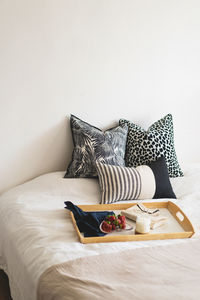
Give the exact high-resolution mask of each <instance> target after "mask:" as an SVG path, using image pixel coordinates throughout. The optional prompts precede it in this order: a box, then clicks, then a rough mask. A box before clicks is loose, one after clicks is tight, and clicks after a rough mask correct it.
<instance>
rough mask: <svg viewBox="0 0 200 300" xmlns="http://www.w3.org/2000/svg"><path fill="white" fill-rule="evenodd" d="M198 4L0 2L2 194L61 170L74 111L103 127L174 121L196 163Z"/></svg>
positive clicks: (181, 149) (183, 149) (188, 157)
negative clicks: (169, 118)
mask: <svg viewBox="0 0 200 300" xmlns="http://www.w3.org/2000/svg"><path fill="white" fill-rule="evenodd" d="M199 16H200V2H199V1H198V0H196V1H195V0H187V1H185V0H181V1H180V0H168V1H164V0H150V1H149V0H142V1H141V0H120V1H119V0H84V1H83V0H62V1H61V0H46V1H44V0H34V1H33V0H30V1H27V0H18V1H14V0H13V1H11V0H1V1H0V83H1V87H0V101H1V103H0V104H1V110H0V141H1V145H0V153H1V167H0V191H1V192H2V191H4V190H6V189H8V188H9V187H11V186H13V185H16V184H18V183H21V182H23V181H25V180H28V179H30V178H32V177H35V176H38V175H39V174H42V173H45V172H50V171H54V170H64V169H65V168H66V165H67V163H68V162H69V159H70V156H71V150H72V141H71V134H70V128H69V122H68V118H69V115H70V113H73V114H75V115H77V116H78V117H80V118H82V119H84V120H86V121H88V122H90V123H92V124H93V125H95V126H99V127H102V128H106V127H109V126H111V125H113V124H114V123H115V122H117V120H118V119H119V118H120V117H124V118H128V119H131V120H133V121H134V122H136V123H138V124H140V125H142V126H144V127H145V128H147V127H148V126H149V125H150V124H151V123H152V122H154V121H156V120H157V119H159V118H160V117H162V116H164V115H165V114H167V113H169V112H171V113H172V114H173V117H174V127H175V142H176V149H177V153H178V157H179V160H180V162H195V161H200V155H199V152H200V142H199V129H200V126H199V113H200V109H199V98H200V84H199V83H200V17H199Z"/></svg>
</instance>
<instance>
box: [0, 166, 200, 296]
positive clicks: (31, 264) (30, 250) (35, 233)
mask: <svg viewBox="0 0 200 300" xmlns="http://www.w3.org/2000/svg"><path fill="white" fill-rule="evenodd" d="M184 174H185V176H184V177H180V178H174V179H171V182H172V186H173V189H174V192H175V194H176V196H177V198H178V199H177V200H174V202H175V203H177V205H178V206H179V207H180V208H181V209H182V210H183V211H184V212H185V213H186V215H187V216H188V217H189V219H190V220H191V222H192V224H193V226H194V228H195V232H196V233H195V235H194V238H200V164H195V165H190V166H187V168H185V170H184ZM63 175H64V172H55V173H50V174H46V175H43V176H40V177H38V178H36V179H34V180H32V181H29V182H27V183H25V184H23V185H20V186H18V187H15V188H13V189H11V190H10V191H8V192H7V193H5V194H3V195H2V196H1V197H0V268H3V269H4V270H5V271H6V273H7V274H8V276H9V279H10V285H11V294H12V297H13V299H14V300H36V290H37V283H38V279H39V277H40V275H41V274H42V273H43V272H44V271H45V270H46V269H47V268H48V267H50V266H52V265H54V264H58V263H62V262H66V261H69V260H73V259H74V258H78V257H85V256H92V255H98V254H104V253H111V252H117V251H121V250H124V249H132V248H138V247H149V246H152V245H154V246H155V245H168V244H172V243H189V242H191V239H180V240H178V239H177V240H161V241H145V242H124V243H105V244H86V245H85V244H81V243H79V241H78V238H77V235H76V233H75V231H74V228H73V225H72V223H71V219H70V217H69V214H68V211H67V210H65V209H64V201H67V200H69V201H72V202H73V203H74V204H98V203H99V202H100V189H99V185H98V181H97V180H96V179H63ZM163 200H164V199H162V201H163ZM166 200H167V199H166Z"/></svg>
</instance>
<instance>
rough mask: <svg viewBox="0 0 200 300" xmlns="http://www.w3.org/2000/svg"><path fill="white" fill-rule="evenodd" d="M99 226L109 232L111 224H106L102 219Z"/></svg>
mask: <svg viewBox="0 0 200 300" xmlns="http://www.w3.org/2000/svg"><path fill="white" fill-rule="evenodd" d="M101 228H102V230H103V231H105V232H111V230H112V225H110V224H108V223H107V222H106V221H103V223H102V226H101Z"/></svg>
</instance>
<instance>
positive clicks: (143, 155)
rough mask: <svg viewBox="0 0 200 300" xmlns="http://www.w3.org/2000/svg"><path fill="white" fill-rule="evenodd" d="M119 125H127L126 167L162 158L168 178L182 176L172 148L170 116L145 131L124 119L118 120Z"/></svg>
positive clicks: (171, 122)
mask: <svg viewBox="0 0 200 300" xmlns="http://www.w3.org/2000/svg"><path fill="white" fill-rule="evenodd" d="M119 124H120V125H123V124H127V125H128V128H129V132H128V137H127V145H126V155H125V162H126V166H127V167H137V166H139V165H144V164H147V163H148V162H149V161H155V160H156V159H158V158H159V157H161V156H164V157H165V160H166V164H167V168H168V173H169V176H170V177H178V176H183V172H182V171H181V168H180V166H179V163H178V160H177V156H176V151H175V148H174V131H173V120H172V115H171V114H168V115H166V116H165V117H164V118H162V119H160V120H159V121H157V122H155V123H154V124H152V125H151V126H150V127H149V129H148V130H147V131H145V130H144V129H143V128H141V127H140V126H138V125H136V124H134V123H132V122H130V121H127V120H124V119H120V120H119Z"/></svg>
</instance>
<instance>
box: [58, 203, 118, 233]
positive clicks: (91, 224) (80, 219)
mask: <svg viewBox="0 0 200 300" xmlns="http://www.w3.org/2000/svg"><path fill="white" fill-rule="evenodd" d="M64 203H65V205H66V207H65V208H66V209H69V210H71V211H72V212H73V214H74V218H75V220H76V223H77V226H78V228H79V230H80V232H83V233H84V237H90V236H104V235H105V234H106V233H103V232H102V231H101V230H100V229H99V226H100V224H101V222H102V221H103V220H104V219H105V217H106V216H107V215H113V214H114V212H113V211H93V212H85V211H83V210H82V209H80V208H79V207H78V206H76V205H74V204H73V203H72V202H70V201H66V202H64Z"/></svg>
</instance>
